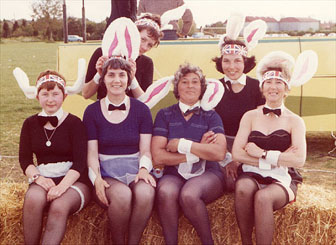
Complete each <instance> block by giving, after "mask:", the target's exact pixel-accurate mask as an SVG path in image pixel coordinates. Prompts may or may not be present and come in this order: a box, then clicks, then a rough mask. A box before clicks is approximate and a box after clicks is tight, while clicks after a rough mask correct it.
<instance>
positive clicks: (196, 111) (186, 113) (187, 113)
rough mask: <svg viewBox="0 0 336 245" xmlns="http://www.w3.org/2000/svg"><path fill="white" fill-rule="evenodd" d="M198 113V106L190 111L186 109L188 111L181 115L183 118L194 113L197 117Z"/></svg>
mask: <svg viewBox="0 0 336 245" xmlns="http://www.w3.org/2000/svg"><path fill="white" fill-rule="evenodd" d="M199 112H200V108H199V107H198V106H196V107H194V108H192V109H188V110H186V112H185V113H183V115H184V116H185V117H186V116H188V115H189V114H191V113H195V114H196V115H198V114H199Z"/></svg>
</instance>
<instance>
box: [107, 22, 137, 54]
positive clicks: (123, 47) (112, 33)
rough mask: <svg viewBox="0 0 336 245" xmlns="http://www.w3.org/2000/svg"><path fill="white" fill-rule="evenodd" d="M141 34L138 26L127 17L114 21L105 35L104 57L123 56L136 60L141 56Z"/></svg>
mask: <svg viewBox="0 0 336 245" xmlns="http://www.w3.org/2000/svg"><path fill="white" fill-rule="evenodd" d="M139 49H140V34H139V31H138V28H137V27H136V25H135V24H134V23H133V22H132V21H131V20H130V19H129V18H125V17H121V18H118V19H116V20H114V21H113V22H112V23H111V24H110V25H109V27H108V28H107V29H106V31H105V33H104V37H103V40H102V51H103V55H104V56H108V57H111V56H123V57H127V59H128V58H132V59H133V60H135V59H136V58H137V57H138V56H139Z"/></svg>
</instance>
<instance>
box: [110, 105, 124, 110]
mask: <svg viewBox="0 0 336 245" xmlns="http://www.w3.org/2000/svg"><path fill="white" fill-rule="evenodd" d="M108 110H109V111H114V110H121V111H126V106H125V104H121V105H120V106H115V105H112V104H109V106H108Z"/></svg>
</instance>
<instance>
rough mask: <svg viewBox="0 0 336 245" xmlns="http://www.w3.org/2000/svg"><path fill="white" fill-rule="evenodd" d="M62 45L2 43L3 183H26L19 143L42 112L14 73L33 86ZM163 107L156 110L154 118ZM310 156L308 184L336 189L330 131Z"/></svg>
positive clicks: (317, 135) (313, 142) (319, 135)
mask: <svg viewBox="0 0 336 245" xmlns="http://www.w3.org/2000/svg"><path fill="white" fill-rule="evenodd" d="M59 44H60V43H44V42H20V41H13V40H2V41H1V44H0V88H1V90H0V156H1V158H2V159H1V160H0V167H1V169H2V171H1V173H0V177H1V179H2V180H8V181H23V180H25V177H24V176H23V174H22V173H21V170H20V168H19V164H18V159H17V155H18V144H19V137H20V129H21V125H22V123H23V121H24V119H25V118H27V117H28V116H30V115H32V114H34V113H37V112H39V110H40V107H39V104H38V102H37V101H36V100H29V99H26V97H25V96H24V94H23V92H22V91H21V90H20V88H19V86H18V85H17V82H16V80H15V78H14V76H13V74H12V71H13V69H14V68H15V67H20V68H21V69H23V70H24V71H25V72H26V73H27V75H28V77H29V79H30V82H31V84H33V83H35V80H36V77H37V76H38V74H39V72H41V71H43V70H46V69H56V57H57V56H56V53H57V47H58V45H59ZM158 109H159V108H156V107H155V108H154V110H153V115H155V114H156V112H157V110H158ZM307 142H308V157H307V162H306V165H305V167H304V168H303V169H302V170H301V171H302V173H303V176H304V180H305V182H306V183H310V184H317V185H324V186H325V188H328V189H329V188H330V189H335V188H336V161H335V156H336V152H334V155H333V156H328V154H327V153H328V151H330V150H331V149H332V148H333V146H334V141H333V139H332V138H331V136H330V132H309V133H307Z"/></svg>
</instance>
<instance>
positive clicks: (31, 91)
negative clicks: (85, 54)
mask: <svg viewBox="0 0 336 245" xmlns="http://www.w3.org/2000/svg"><path fill="white" fill-rule="evenodd" d="M85 73H86V62H85V59H79V60H78V71H77V80H76V82H75V83H74V85H73V86H66V84H65V81H64V80H63V79H62V78H61V77H59V76H57V75H53V74H48V75H45V76H43V77H41V78H40V79H39V80H38V81H37V82H36V86H31V85H29V78H28V76H27V74H26V73H25V72H24V71H23V70H22V69H21V68H19V67H16V68H15V69H14V70H13V75H14V77H15V79H16V81H17V82H18V84H19V86H20V88H21V89H22V91H23V93H24V94H25V96H26V97H27V98H28V99H35V98H36V95H37V90H38V88H39V87H40V86H41V85H42V84H43V83H45V82H50V81H51V82H56V83H58V84H60V85H61V86H62V87H63V88H64V91H65V93H66V94H69V95H72V94H77V93H79V92H80V91H81V90H82V88H83V85H84V81H85Z"/></svg>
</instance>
